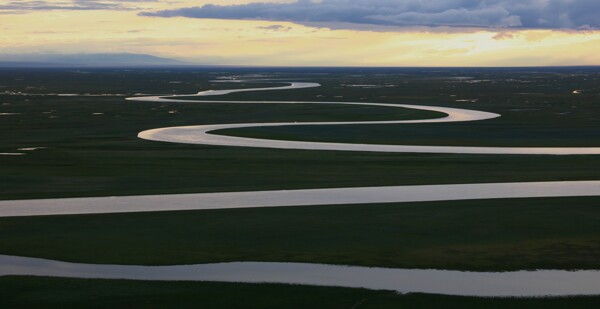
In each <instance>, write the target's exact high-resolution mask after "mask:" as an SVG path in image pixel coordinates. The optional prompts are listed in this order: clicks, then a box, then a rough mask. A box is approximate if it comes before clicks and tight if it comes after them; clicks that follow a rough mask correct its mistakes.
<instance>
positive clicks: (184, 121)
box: [0, 67, 600, 308]
mask: <svg viewBox="0 0 600 309" xmlns="http://www.w3.org/2000/svg"><path fill="white" fill-rule="evenodd" d="M257 74H259V75H258V77H257ZM224 76H235V77H236V78H248V77H249V76H251V77H254V78H259V79H260V78H268V79H280V80H286V81H287V80H299V81H310V82H318V83H320V84H322V87H319V88H311V89H302V90H285V91H275V92H256V93H252V92H249V93H238V94H231V95H227V96H222V97H218V98H215V100H258V101H260V100H266V101H277V100H285V101H289V100H299V101H300V100H304V101H315V100H318V101H356V102H381V103H398V104H423V105H436V106H447V107H458V108H467V109H476V110H482V111H489V112H494V113H498V114H501V115H502V117H500V118H497V119H492V120H486V121H481V122H473V123H453V124H414V125H377V126H334V127H332V126H327V127H325V126H323V127H319V126H311V127H278V128H247V129H239V130H227V131H221V132H219V134H228V135H238V136H248V137H261V138H273V139H286V140H288V139H290V140H310V141H332V142H342V141H343V142H354V143H382V144H386V143H387V144H412V145H461V146H467V145H476V146H480V145H481V146H506V147H509V146H540V147H598V146H600V145H599V144H598V140H599V137H600V126H599V125H598V124H599V122H600V108H599V107H598V100H599V99H600V88H599V86H598V85H599V84H600V70H599V69H598V68H583V67H582V68H536V69H510V68H507V69H358V68H356V69H327V68H311V69H308V68H307V69H275V68H272V69H250V68H248V69H223V68H211V69H206V68H205V69H139V70H123V69H102V70H100V69H95V70H86V71H85V72H84V71H81V70H69V69H64V70H63V69H48V70H26V69H14V70H8V69H6V70H2V71H0V87H1V88H0V114H2V113H4V114H5V115H1V116H0V128H2V130H0V140H2V144H1V145H0V153H4V154H24V155H0V166H1V168H2V173H1V174H0V183H2V186H0V199H4V200H7V199H25V198H28V199H29V198H55V197H56V198H58V197H80V196H112V195H140V194H142V195H143V194H176V193H197V192H233V191H254V190H284V189H300V188H333V187H357V186H384V185H385V186H387V185H414V184H454V183H485V182H519V181H562V180H598V179H600V171H599V170H598V169H596V168H595V167H597V166H599V164H600V156H542V155H539V156H538V155H536V156H524V155H462V154H381V153H361V152H336V151H297V150H274V149H252V148H234V147H216V146H201V145H182V144H172V143H159V142H151V141H145V140H141V139H138V138H137V137H136V136H137V133H138V132H140V131H143V130H147V129H152V128H158V127H168V126H183V125H198V124H218V123H238V122H240V123H241V122H249V120H251V121H252V122H278V121H298V122H302V121H354V120H365V121H366V120H397V119H425V118H433V117H440V116H441V115H439V114H437V113H433V112H424V111H416V110H411V109H396V108H394V109H390V108H378V107H367V106H364V107H362V106H353V107H349V106H340V105H306V104H305V105H303V104H297V105H296V104H294V105H289V104H286V105H284V104H268V105H264V104H224V103H214V104H197V103H193V102H190V103H170V104H166V103H150V102H128V101H125V98H126V97H129V96H133V95H140V94H193V93H196V92H198V91H200V90H207V89H227V88H242V87H244V88H245V87H260V86H261V84H259V83H251V82H248V83H236V84H233V85H232V84H224V83H213V82H211V80H213V79H215V78H218V77H224ZM599 204H600V198H598V197H580V198H579V197H578V198H538V199H518V200H477V201H454V202H427V203H404V204H380V205H352V206H350V205H348V206H316V207H299V208H294V209H277V208H266V209H243V210H214V211H198V212H195V211H192V212H166V213H147V214H114V215H81V216H51V217H28V218H0V233H1V234H2V236H3V237H2V238H1V239H0V254H6V255H20V256H31V257H43V258H50V259H58V260H64V261H73V262H86V263H116V264H143V265H171V264H191V263H209V262H223V261H239V260H250V261H279V262H282V261H290V262H313V263H328V264H344V265H364V266H384V267H397V268H425V269H426V268H436V269H456V270H476V271H507V270H519V269H569V270H571V269H599V265H598V261H600V231H599V230H598V225H597V222H598V219H599V217H600V210H599V209H598V205H599ZM74 282H80V283H82V284H84V285H85V286H86V287H90V286H91V287H90V289H101V290H102V291H103V293H105V294H102V295H101V296H98V298H102V297H104V298H107V299H110V298H112V297H111V296H110V295H115V293H119V292H118V287H119V286H120V285H125V286H126V287H125V289H131V290H132V291H138V292H135V293H133V295H134V296H131V298H117V299H121V300H122V302H121V303H118V304H115V305H121V306H128V307H141V308H144V307H152V305H151V304H147V303H144V302H143V301H142V300H143V299H144V298H145V297H147V294H145V293H146V292H143V291H147V290H146V289H150V290H152V289H154V290H164V289H166V288H165V286H167V285H171V286H172V287H170V288H169V289H172V293H173V294H169V295H171V296H169V297H174V298H175V297H192V298H193V297H196V296H193V295H192V294H193V293H191V292H190V291H197V292H198V293H200V295H209V294H210V295H213V293H214V290H215V289H231V290H232V292H231V293H235V294H236V295H241V296H240V297H251V298H253V300H252V301H253V302H256V303H257V304H261V305H258V306H257V307H268V306H269V303H268V302H269V301H270V300H268V299H256V298H257V296H251V295H258V294H259V293H256V291H254V292H249V290H248V289H261V290H264V291H273V292H272V293H274V294H275V295H279V297H281V298H282V299H284V300H285V299H287V300H288V301H289V302H290V303H291V304H292V303H294V301H293V300H294V299H293V297H294V296H293V294H294V293H296V292H291V291H296V290H302V292H300V293H303V294H305V295H312V296H314V297H315V301H318V302H324V301H325V299H329V301H332V299H333V298H335V299H337V300H339V302H338V303H335V304H334V303H332V304H331V306H330V307H334V306H336V305H338V306H341V307H348V305H347V303H348V304H351V305H352V304H355V303H356V302H357V301H361V300H362V299H367V301H364V304H363V305H364V306H365V307H368V306H367V305H368V304H369V301H368V300H369V299H375V300H377V301H376V302H375V304H378V305H375V304H374V305H373V307H384V306H389V307H394V306H399V305H409V304H412V305H413V307H414V306H419V305H420V306H423V307H427V306H431V305H432V304H436V302H440V301H441V300H440V299H443V302H444V303H445V304H447V305H448V306H450V307H451V305H452V306H454V304H456V305H455V306H457V307H459V306H462V308H464V307H465V306H477V305H478V304H479V305H481V304H480V303H479V302H482V301H486V302H490V303H489V304H488V305H496V306H498V307H503V306H507V303H508V302H514V304H513V303H511V306H512V305H514V306H523V307H531V306H540V307H542V306H544V307H546V306H556V307H561V306H570V307H574V306H578V305H579V306H582V307H583V306H586V305H587V306H589V304H591V303H597V302H598V301H599V300H598V298H597V297H587V298H564V299H536V300H534V299H529V300H527V299H522V300H481V299H475V298H458V297H455V298H453V297H447V296H433V295H410V294H409V295H406V296H400V295H394V294H385V292H374V291H366V290H361V291H360V292H358V291H351V290H347V289H346V290H345V289H328V288H315V287H287V286H276V285H265V286H249V285H241V284H240V285H235V284H230V285H226V284H210V283H197V284H191V283H151V282H136V283H133V282H116V281H115V282H110V281H101V280H83V279H79V280H75V279H69V280H67V279H44V278H24V277H20V278H17V277H6V278H1V279H0V286H2V290H6V291H9V290H10V291H11V292H10V293H9V294H8V295H12V296H9V297H7V298H4V297H3V299H4V300H3V301H4V302H6V303H7V304H10V306H11V307H18V306H22V307H26V305H27V304H26V302H25V299H24V298H19V295H23V294H22V293H31V291H32V290H34V291H36V293H38V294H37V295H38V296H39V297H40V298H39V301H42V302H43V301H44V299H45V300H46V301H48V303H51V302H52V298H53V297H56V294H54V293H53V292H52V291H53V288H52V286H53V285H54V284H60V285H65V286H68V285H73V284H75V283H74ZM94 286H96V287H95V288H94ZM5 287H6V288H7V289H5ZM140 289H141V290H142V292H140ZM88 293H90V292H89V290H85V288H82V289H80V290H77V292H76V293H73V294H71V295H63V296H61V297H65V298H64V299H62V300H65V299H70V301H72V302H73V304H74V305H73V306H77V304H78V303H77V302H78V301H82V299H86V297H90V296H89V294H88ZM170 293H171V292H170ZM178 293H179V294H178ZM194 293H196V292H194ZM267 293H268V292H267ZM336 293H339V294H340V295H346V296H347V297H346V296H343V297H342V296H339V297H338V296H331V295H337V294H336ZM363 294H364V296H363ZM244 295H245V296H244ZM359 296H360V297H359ZM221 298H222V297H221ZM258 298H260V297H258ZM27 299H31V298H29V297H28V298H27ZM165 299H168V298H165ZM381 299H385V301H381ZM491 303H494V304H491ZM295 304H298V303H295ZM129 305H130V306H129ZM307 306H308V305H307Z"/></svg>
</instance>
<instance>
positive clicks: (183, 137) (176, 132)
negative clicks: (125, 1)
mask: <svg viewBox="0 0 600 309" xmlns="http://www.w3.org/2000/svg"><path fill="white" fill-rule="evenodd" d="M221 82H226V81H221ZM234 82H242V81H240V80H235V81H234ZM289 84H290V85H288V86H282V87H268V88H248V89H230V90H208V91H203V92H199V93H197V94H192V95H171V96H146V97H131V98H127V100H130V101H143V102H171V103H178V102H179V103H181V102H185V103H229V104H342V105H364V106H378V107H389V108H409V109H417V110H425V111H433V112H439V113H442V114H446V116H445V117H441V118H434V119H418V120H392V121H345V122H279V123H241V124H218V125H196V126H183V127H167V128H158V129H151V130H146V131H143V132H140V133H139V134H138V137H139V138H142V139H146V140H152V141H161V142H171V143H184V144H199V145H214V146H235V147H255V148H274V149H297V150H330V151H364V152H387V153H455V154H503V155H509V154H513V155H516V154H521V155H591V154H600V147H474V146H420V145H382V144H354V143H325V142H306V141H305V142H301V141H286V140H270V139H260V138H245V137H235V136H226V135H218V134H214V132H215V131H218V130H225V129H239V128H255V127H280V126H314V125H384V124H416V123H446V122H465V121H478V120H488V119H493V118H497V117H500V115H499V114H495V113H489V112H482V111H476V110H468V109H461V108H450V107H439V106H426V105H408V104H390V103H367V102H315V101H207V100H191V99H190V98H191V97H206V96H218V95H225V94H230V93H236V92H247V91H273V90H285V89H302V88H313V87H319V86H320V84H318V83H304V82H302V83H301V82H289ZM181 97H187V99H181ZM211 132H213V133H211Z"/></svg>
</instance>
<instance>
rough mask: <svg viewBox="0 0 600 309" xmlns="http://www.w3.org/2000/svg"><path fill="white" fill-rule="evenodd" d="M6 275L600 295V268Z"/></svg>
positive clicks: (11, 268) (49, 269)
mask: <svg viewBox="0 0 600 309" xmlns="http://www.w3.org/2000/svg"><path fill="white" fill-rule="evenodd" d="M6 275H31V276H49V277H68V278H89V279H130V280H156V281H214V282H239V283H284V284H302V285H316V286H336V287H348V288H366V289H373V290H394V291H398V292H401V293H431V294H446V295H462V296H483V297H538V296H572V295H597V294H600V272H599V271H593V270H590V271H581V270H580V271H562V270H539V271H517V272H502V273H491V272H461V271H448V270H420V269H390V268H369V267H358V266H336V265H323V264H305V263H267V262H234V263H217V264H199V265H176V266H134V265H97V264H78V263H67V262H59V261H52V260H45V259H36V258H26V257H16V256H1V255H0V276H6Z"/></svg>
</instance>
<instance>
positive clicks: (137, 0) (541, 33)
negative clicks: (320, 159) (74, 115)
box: [0, 0, 600, 66]
mask: <svg viewBox="0 0 600 309" xmlns="http://www.w3.org/2000/svg"><path fill="white" fill-rule="evenodd" d="M48 53H51V54H73V53H141V54H150V55H155V56H159V57H167V58H175V59H179V60H183V61H188V62H193V63H197V64H208V65H212V64H223V65H252V66H548V65H600V1H598V0H297V1H296V0H287V1H281V0H271V1H269V0H260V2H257V1H252V0H218V1H217V0H165V1H163V0H120V1H109V0H52V1H41V0H38V1H28V0H19V1H12V0H0V59H1V58H2V56H3V55H4V56H6V55H14V54H19V55H23V54H25V55H27V54H32V55H35V54H48Z"/></svg>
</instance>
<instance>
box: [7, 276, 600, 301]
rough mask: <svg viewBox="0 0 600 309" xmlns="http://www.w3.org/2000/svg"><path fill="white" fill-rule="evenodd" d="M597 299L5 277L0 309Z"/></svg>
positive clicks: (594, 299) (268, 285)
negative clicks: (473, 295)
mask: <svg viewBox="0 0 600 309" xmlns="http://www.w3.org/2000/svg"><path fill="white" fill-rule="evenodd" d="M599 302H600V298H599V297H573V298H551V299H490V298H471V297H453V296H440V295H426V294H407V295H401V294H397V293H394V292H389V291H369V290H361V289H344V288H323V287H309V286H292V285H271V284H261V285H253V284H232V283H210V282H207V283H201V282H197V283H186V282H136V281H117V280H83V279H54V278H27V277H4V278H0V306H1V307H3V308H14V309H18V308H48V309H51V308H61V309H62V308H65V309H66V308H128V309H133V308H140V309H141V308H148V309H149V308H178V309H179V308H315V307H318V308H449V309H451V308H461V309H465V308H509V307H510V308H528V309H529V308H544V309H553V308H570V309H571V308H572V309H578V308H594V307H596V306H597V305H598V303H599Z"/></svg>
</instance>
